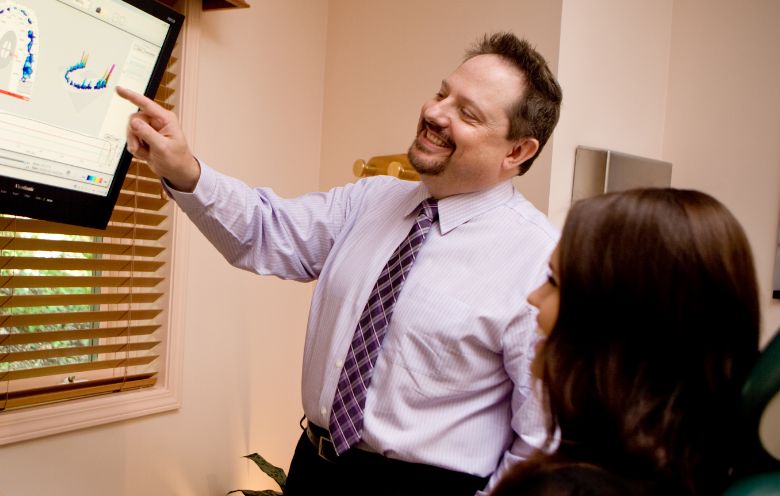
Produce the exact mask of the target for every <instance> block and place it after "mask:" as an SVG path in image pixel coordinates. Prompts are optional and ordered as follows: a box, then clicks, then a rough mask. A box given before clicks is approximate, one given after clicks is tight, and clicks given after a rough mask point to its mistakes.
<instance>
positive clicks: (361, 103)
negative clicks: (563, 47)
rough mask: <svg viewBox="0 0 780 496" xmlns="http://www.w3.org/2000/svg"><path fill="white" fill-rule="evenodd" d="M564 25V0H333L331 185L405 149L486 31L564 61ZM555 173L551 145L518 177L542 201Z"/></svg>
mask: <svg viewBox="0 0 780 496" xmlns="http://www.w3.org/2000/svg"><path fill="white" fill-rule="evenodd" d="M559 24H560V2H559V1H544V2H539V1H534V0H490V1H482V2H474V1H471V0H426V1H419V0H395V1H386V0H334V1H331V2H330V14H329V20H328V47H327V68H326V77H325V113H324V118H323V126H322V137H323V138H322V170H321V179H320V186H321V188H324V189H327V188H330V187H333V186H335V185H338V184H343V183H345V182H348V181H353V180H354V177H353V176H352V163H353V162H354V161H355V160H356V159H364V160H367V159H369V158H370V157H372V156H374V155H384V154H394V153H405V152H406V150H407V149H408V148H409V145H410V144H411V142H412V139H414V134H415V132H416V129H417V120H418V117H419V113H420V107H421V106H422V104H423V102H424V101H426V100H427V99H429V98H430V97H431V96H432V95H433V94H434V93H436V92H437V91H438V90H439V86H440V84H441V80H442V79H443V78H445V77H446V76H448V75H449V74H450V73H451V72H452V71H453V70H454V69H455V68H456V66H457V65H458V64H459V63H460V61H461V60H462V57H463V53H464V51H465V49H466V48H467V47H468V46H469V45H471V43H473V42H474V41H475V40H476V39H478V38H479V37H481V36H482V35H483V34H484V33H486V32H495V31H501V30H505V31H512V32H514V33H516V34H517V35H519V36H525V37H527V38H528V39H529V40H530V41H531V42H532V43H534V44H535V45H536V47H537V49H539V51H540V52H542V54H543V55H544V56H545V57H547V59H548V62H549V63H550V65H551V66H552V68H553V70H555V69H556V68H557V65H558V57H557V54H558V42H559V37H560V36H559V35H560V30H559ZM548 148H551V146H549V145H548ZM549 174H550V150H547V152H546V153H544V154H543V155H542V156H541V157H540V158H539V159H538V160H537V161H536V162H535V163H534V165H533V167H532V168H531V171H530V172H529V173H528V174H526V175H525V176H523V177H522V178H520V179H518V180H517V184H518V185H519V188H520V190H521V191H522V192H523V193H524V194H525V195H526V196H527V197H528V198H529V200H531V201H533V202H534V203H535V204H536V205H537V207H539V208H540V209H542V210H546V205H547V194H548V189H549V182H550V180H549Z"/></svg>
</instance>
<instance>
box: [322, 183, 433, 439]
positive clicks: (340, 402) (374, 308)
mask: <svg viewBox="0 0 780 496" xmlns="http://www.w3.org/2000/svg"><path fill="white" fill-rule="evenodd" d="M420 207H421V209H420V213H419V214H418V215H417V220H416V221H415V222H414V225H413V226H412V229H411V231H409V235H408V236H407V237H406V239H404V240H403V241H401V244H400V245H398V248H396V249H395V251H394V252H393V254H392V255H391V256H390V259H389V260H388V261H387V265H385V268H384V269H382V272H381V273H380V274H379V278H378V279H377V281H376V285H374V289H372V290H371V294H370V295H369V297H368V303H366V307H365V308H364V309H363V313H362V314H361V315H360V320H358V325H357V329H355V336H354V337H353V338H352V344H350V346H349V352H348V353H347V358H346V359H345V360H344V368H343V369H342V371H341V377H339V384H338V388H337V389H336V396H335V398H334V399H333V409H332V411H331V415H330V425H329V427H330V429H329V430H330V435H331V438H332V439H333V445H334V447H335V448H336V452H337V453H338V454H342V453H344V452H345V451H347V450H348V449H349V448H350V447H352V446H354V445H355V443H357V442H358V441H359V440H360V435H361V432H362V430H363V407H364V405H365V403H366V391H367V389H368V385H369V384H370V383H371V375H372V373H373V371H374V364H375V363H376V358H377V356H379V350H380V348H381V347H382V339H383V338H384V337H385V332H386V331H387V327H388V324H389V323H390V318H391V317H392V315H393V307H394V306H395V301H396V299H397V298H398V295H399V294H400V292H401V287H402V286H403V284H404V280H405V279H406V275H407V274H408V273H409V270H410V269H411V268H412V264H413V263H414V259H415V257H416V256H417V252H418V251H420V247H421V246H422V244H423V241H425V235H426V234H428V231H430V229H431V225H432V224H433V223H434V222H435V221H436V219H437V217H438V215H439V212H438V207H437V205H436V200H435V199H433V198H428V199H426V200H424V201H423V202H422V203H421V204H420Z"/></svg>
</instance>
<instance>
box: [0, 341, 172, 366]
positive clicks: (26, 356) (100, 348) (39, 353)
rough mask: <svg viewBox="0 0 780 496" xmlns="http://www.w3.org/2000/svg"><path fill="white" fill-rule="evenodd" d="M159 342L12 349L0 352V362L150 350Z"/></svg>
mask: <svg viewBox="0 0 780 496" xmlns="http://www.w3.org/2000/svg"><path fill="white" fill-rule="evenodd" d="M158 344H160V342H159V341H142V342H138V343H117V344H101V345H96V346H70V347H66V348H48V349H42V350H33V351H14V352H11V353H0V363H11V362H21V361H25V360H45V359H48V358H63V357H77V356H83V355H99V354H104V353H126V352H132V351H146V350H151V349H152V348H154V347H155V346H157V345H158Z"/></svg>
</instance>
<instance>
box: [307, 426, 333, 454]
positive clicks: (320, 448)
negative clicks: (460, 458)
mask: <svg viewBox="0 0 780 496" xmlns="http://www.w3.org/2000/svg"><path fill="white" fill-rule="evenodd" d="M306 437H308V438H309V441H311V443H312V444H313V445H314V447H315V448H317V454H318V455H320V458H322V459H323V460H327V461H329V462H337V461H338V458H339V455H338V453H336V447H335V446H333V440H332V439H331V438H330V432H328V430H327V429H323V428H322V427H320V426H317V425H314V424H312V423H311V422H306Z"/></svg>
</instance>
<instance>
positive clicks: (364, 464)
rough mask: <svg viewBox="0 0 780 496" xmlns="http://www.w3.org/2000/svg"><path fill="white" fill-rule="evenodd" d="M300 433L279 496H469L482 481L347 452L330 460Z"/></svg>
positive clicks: (435, 469) (470, 476) (364, 454)
mask: <svg viewBox="0 0 780 496" xmlns="http://www.w3.org/2000/svg"><path fill="white" fill-rule="evenodd" d="M317 451H318V450H317V448H315V446H314V445H313V444H312V442H311V441H310V440H309V438H308V437H307V435H306V432H304V433H303V435H302V436H301V438H300V439H299V440H298V445H297V446H296V448H295V455H294V456H293V459H292V462H291V463H290V473H289V475H288V477H287V486H286V487H285V490H284V494H285V496H316V495H320V494H323V495H324V494H328V495H330V494H334V495H340V496H344V495H347V496H353V495H354V496H358V495H360V496H437V495H442V496H445V495H446V496H461V495H462V496H473V495H474V493H475V492H477V491H479V490H481V489H482V488H484V487H485V485H486V484H487V478H482V477H477V476H474V475H469V474H464V473H462V472H454V471H452V470H447V469H443V468H439V467H433V466H431V465H423V464H419V463H408V462H402V461H400V460H393V459H391V458H386V457H384V456H382V455H378V454H376V453H369V452H367V451H362V450H357V449H352V450H349V451H348V452H346V453H344V454H343V455H341V456H340V457H338V459H337V461H335V462H332V461H328V460H326V459H324V458H321V457H320V456H319V454H318V452H317Z"/></svg>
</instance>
